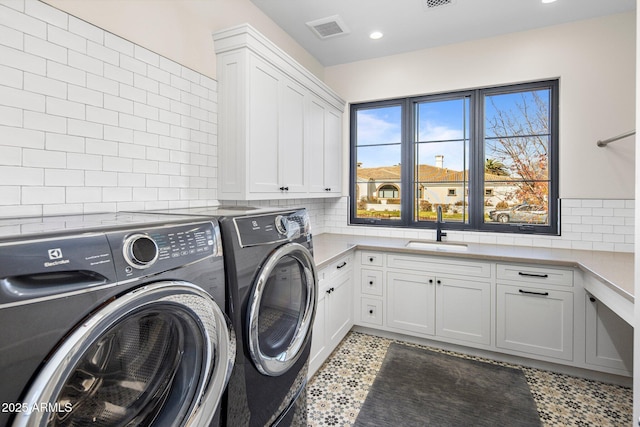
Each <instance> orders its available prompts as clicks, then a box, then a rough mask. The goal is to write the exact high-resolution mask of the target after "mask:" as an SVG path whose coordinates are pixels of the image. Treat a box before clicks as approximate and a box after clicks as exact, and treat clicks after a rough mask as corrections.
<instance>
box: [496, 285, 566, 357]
mask: <svg viewBox="0 0 640 427" xmlns="http://www.w3.org/2000/svg"><path fill="white" fill-rule="evenodd" d="M496 316H497V318H496V320H497V325H496V329H497V336H496V344H497V346H498V347H501V348H505V349H510V350H517V351H522V352H525V353H531V354H537V355H541V356H549V357H555V358H558V359H564V360H573V292H565V291H556V290H550V289H543V288H531V287H527V286H508V285H500V284H498V286H497V307H496Z"/></svg>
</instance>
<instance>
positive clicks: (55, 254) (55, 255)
mask: <svg viewBox="0 0 640 427" xmlns="http://www.w3.org/2000/svg"><path fill="white" fill-rule="evenodd" d="M60 258H62V249H60V248H55V249H49V259H51V260H53V259H60Z"/></svg>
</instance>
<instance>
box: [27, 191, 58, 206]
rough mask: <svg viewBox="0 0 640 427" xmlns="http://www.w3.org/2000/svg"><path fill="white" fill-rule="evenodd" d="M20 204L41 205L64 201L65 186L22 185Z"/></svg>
mask: <svg viewBox="0 0 640 427" xmlns="http://www.w3.org/2000/svg"><path fill="white" fill-rule="evenodd" d="M21 202H22V204H24V205H42V204H56V203H64V202H65V187H53V186H46V187H30V186H24V187H22V199H21Z"/></svg>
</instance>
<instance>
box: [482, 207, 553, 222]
mask: <svg viewBox="0 0 640 427" xmlns="http://www.w3.org/2000/svg"><path fill="white" fill-rule="evenodd" d="M489 216H490V217H491V219H492V220H493V221H497V222H502V223H505V222H518V223H523V222H524V223H528V224H546V223H547V211H546V209H545V208H544V207H543V206H537V205H528V204H521V205H518V206H515V207H512V208H509V209H504V210H495V211H490V212H489Z"/></svg>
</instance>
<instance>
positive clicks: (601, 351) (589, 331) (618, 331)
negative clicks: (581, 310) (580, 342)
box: [585, 295, 633, 375]
mask: <svg viewBox="0 0 640 427" xmlns="http://www.w3.org/2000/svg"><path fill="white" fill-rule="evenodd" d="M585 309H586V310H585V312H586V321H587V323H586V328H585V332H586V362H587V363H588V364H590V365H596V366H604V367H607V368H613V369H616V370H619V371H622V372H620V373H623V374H626V375H631V373H632V372H633V327H632V326H631V325H629V324H628V323H627V322H625V321H624V320H622V319H621V318H620V316H618V315H617V314H615V313H614V312H613V311H611V309H610V308H609V307H607V306H606V305H604V304H603V303H601V302H600V301H598V300H597V299H596V298H594V297H592V296H590V295H587V298H586V307H585Z"/></svg>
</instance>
